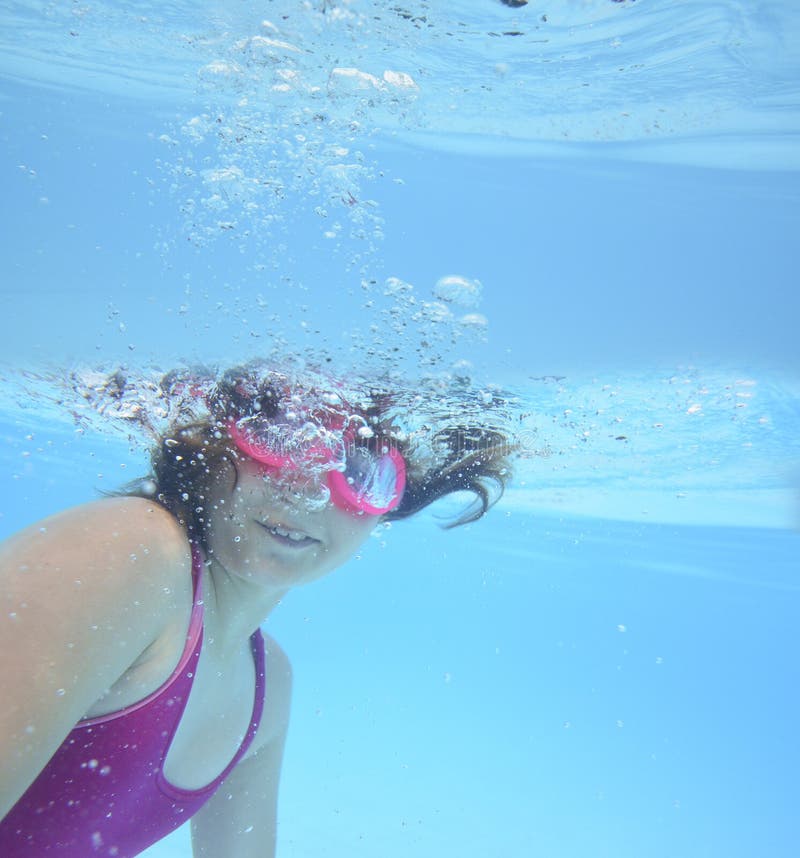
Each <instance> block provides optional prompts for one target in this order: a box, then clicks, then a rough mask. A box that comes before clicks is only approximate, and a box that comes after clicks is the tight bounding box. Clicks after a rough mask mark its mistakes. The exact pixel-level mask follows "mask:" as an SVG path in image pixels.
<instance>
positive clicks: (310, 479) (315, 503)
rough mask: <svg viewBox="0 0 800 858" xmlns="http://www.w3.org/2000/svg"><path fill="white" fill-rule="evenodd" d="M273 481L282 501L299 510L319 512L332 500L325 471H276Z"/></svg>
mask: <svg viewBox="0 0 800 858" xmlns="http://www.w3.org/2000/svg"><path fill="white" fill-rule="evenodd" d="M271 476H272V475H271ZM271 482H272V484H273V486H274V487H275V490H276V492H277V493H278V494H279V497H280V500H281V502H282V503H283V504H285V505H286V506H287V507H291V508H292V509H295V510H298V511H303V512H317V511H319V510H322V509H324V508H325V507H326V506H327V505H328V502H329V501H330V497H331V492H330V489H329V488H328V480H327V475H326V474H325V473H324V472H320V473H313V472H312V473H308V472H306V471H303V470H301V469H298V470H294V469H293V470H284V471H282V472H279V473H275V474H274V477H273V479H272V480H271Z"/></svg>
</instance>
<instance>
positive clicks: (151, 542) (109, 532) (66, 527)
mask: <svg viewBox="0 0 800 858" xmlns="http://www.w3.org/2000/svg"><path fill="white" fill-rule="evenodd" d="M190 564H191V555H190V551H189V544H188V540H187V538H186V535H185V534H184V532H183V530H182V529H181V527H180V525H179V524H178V522H177V521H176V520H175V518H174V516H172V515H171V514H170V513H169V512H168V511H167V510H166V509H164V508H163V507H161V506H160V505H159V504H156V503H154V502H152V501H148V500H145V499H143V498H134V497H119V498H106V499H103V500H100V501H96V502H94V503H89V504H84V505H82V506H78V507H73V508H71V509H68V510H65V511H63V512H60V513H57V514H56V515H53V516H51V517H49V518H46V519H43V520H42V521H39V522H37V523H36V524H34V525H32V526H31V527H28V528H26V529H25V530H22V531H20V532H19V533H17V534H15V535H14V536H12V537H11V538H9V539H8V540H6V541H5V542H4V543H2V544H0V572H2V574H3V575H4V577H6V578H8V576H12V577H15V576H18V575H19V573H20V572H21V571H24V572H25V573H27V574H26V575H25V576H24V577H25V578H26V579H27V583H29V584H30V583H33V582H34V581H35V577H34V579H32V578H31V573H34V572H35V571H36V570H38V571H39V572H40V574H42V575H44V574H45V573H46V570H48V569H52V570H55V571H56V572H57V571H58V570H61V571H63V572H64V573H65V574H66V572H67V570H68V569H70V568H71V567H74V568H76V569H77V568H78V567H80V568H81V570H82V572H83V577H84V578H86V579H87V580H89V579H91V577H92V576H93V575H102V576H103V577H104V578H105V579H106V580H115V579H120V580H124V579H125V578H126V573H127V572H128V567H129V566H133V565H135V566H136V567H137V572H138V575H137V579H138V580H139V581H142V579H144V580H146V579H147V577H148V573H150V572H151V571H152V572H154V573H157V574H158V575H159V577H160V578H161V579H162V580H163V579H164V577H167V578H169V577H171V573H172V570H173V567H174V573H173V574H175V575H176V576H179V575H181V574H184V575H185V573H186V569H187V567H188V565H190ZM52 577H54V578H57V577H58V575H57V574H55V575H53V576H52Z"/></svg>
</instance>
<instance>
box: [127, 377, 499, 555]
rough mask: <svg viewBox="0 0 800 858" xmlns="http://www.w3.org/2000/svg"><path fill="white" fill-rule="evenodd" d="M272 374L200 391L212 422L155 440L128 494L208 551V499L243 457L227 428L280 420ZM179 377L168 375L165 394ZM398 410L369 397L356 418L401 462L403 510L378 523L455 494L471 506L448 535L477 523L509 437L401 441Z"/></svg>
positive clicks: (470, 432)
mask: <svg viewBox="0 0 800 858" xmlns="http://www.w3.org/2000/svg"><path fill="white" fill-rule="evenodd" d="M281 378H282V377H280V376H277V375H276V374H271V375H270V374H268V375H267V376H266V377H265V376H264V373H263V371H259V370H258V369H256V368H254V367H251V366H250V365H247V366H244V367H239V368H236V369H233V370H229V371H228V372H226V373H225V374H224V375H223V376H222V377H221V378H220V379H219V380H218V381H216V382H215V383H214V384H213V385H211V386H210V387H208V388H207V389H205V390H204V391H203V394H202V395H203V398H204V401H205V402H206V403H207V405H208V409H209V411H210V412H211V417H210V418H209V419H205V420H200V421H194V422H188V423H184V424H183V425H176V426H175V427H174V429H173V431H171V432H169V433H168V434H167V435H165V436H164V437H162V438H161V439H160V442H159V444H158V445H157V447H156V448H155V449H154V450H153V451H152V454H151V465H152V474H151V476H150V477H149V478H147V479H145V480H143V481H141V482H140V483H139V484H137V486H135V487H133V488H132V490H131V491H130V493H131V494H136V495H140V496H146V497H150V498H153V499H155V500H157V501H158V502H159V503H160V504H161V505H162V506H164V507H166V508H167V509H168V510H169V511H170V512H172V513H173V514H174V515H175V516H176V518H177V519H178V521H179V522H180V523H181V524H182V525H183V526H184V527H185V528H186V529H187V531H188V533H189V536H190V537H191V538H192V539H193V540H195V541H197V542H198V543H199V544H201V545H202V546H203V547H204V548H205V549H206V550H207V551H208V548H209V546H208V544H207V540H206V530H207V522H206V493H207V491H208V489H209V487H210V486H211V483H212V481H213V479H214V478H215V476H216V475H218V474H219V473H220V472H221V470H222V465H223V464H224V463H225V462H228V463H229V464H231V465H232V467H233V470H234V472H236V463H237V462H238V461H241V460H242V458H243V454H242V453H240V452H239V451H238V450H237V449H236V447H235V445H234V444H233V442H232V440H231V438H230V437H229V434H228V431H227V426H228V424H229V422H230V421H231V420H239V419H241V418H244V417H248V416H252V415H253V414H261V415H263V416H265V417H266V418H268V419H269V418H270V417H274V416H275V415H276V414H278V412H279V410H280V409H281V407H282V404H283V400H284V398H285V391H284V390H282V389H281V384H280V381H279V380H280V379H281ZM180 384H185V379H184V378H176V376H174V375H170V376H165V378H164V380H163V381H162V387H164V390H165V395H169V394H170V392H171V389H172V388H174V386H175V385H180ZM394 411H397V403H396V402H395V401H394V399H393V397H392V395H391V394H390V393H387V392H386V391H378V390H375V391H366V393H365V394H364V396H363V400H362V402H361V404H360V414H361V416H363V417H364V419H365V420H366V421H367V423H368V425H369V426H370V427H371V428H373V430H374V437H373V440H372V441H371V442H369V443H373V444H386V443H389V444H391V445H393V446H394V447H395V448H396V449H397V450H398V451H399V452H400V453H401V455H402V456H403V458H404V459H405V461H406V487H405V491H404V493H403V498H402V500H401V502H400V504H399V505H398V506H397V507H395V509H393V510H391V511H390V512H388V513H386V514H385V515H384V516H383V520H384V521H396V520H400V519H404V518H408V517H409V516H412V515H414V514H415V513H417V512H419V511H420V510H422V509H424V508H425V507H427V506H429V505H430V504H432V503H434V502H435V501H438V500H440V499H441V498H444V497H446V496H447V495H450V494H453V493H455V492H469V493H471V494H472V495H473V496H474V502H473V503H472V504H471V505H469V506H468V507H467V508H466V509H464V510H463V511H462V512H461V514H459V515H457V516H456V517H455V518H453V519H451V520H449V521H447V522H446V523H445V524H444V525H443V526H444V527H445V528H452V527H456V526H458V525H462V524H467V523H469V522H473V521H476V520H477V519H479V518H480V517H481V516H483V515H484V514H485V513H486V512H487V511H488V510H489V508H490V507H491V506H493V505H494V503H496V502H497V501H498V500H499V499H500V497H501V496H502V494H503V490H504V488H505V485H506V482H507V481H508V479H509V478H510V473H511V469H510V457H511V455H512V454H513V452H514V448H513V445H512V444H511V443H510V440H509V438H508V437H507V435H506V434H505V433H503V432H502V431H501V430H500V429H497V428H492V427H487V426H482V425H470V424H468V423H467V422H461V421H455V422H454V423H453V424H452V425H447V426H444V427H443V428H438V429H436V430H429V431H426V432H424V433H416V434H413V433H412V435H410V436H405V435H404V434H403V433H402V432H400V431H398V430H397V428H396V427H395V425H394V422H393V418H392V416H391V415H390V412H394Z"/></svg>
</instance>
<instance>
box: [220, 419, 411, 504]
mask: <svg viewBox="0 0 800 858" xmlns="http://www.w3.org/2000/svg"><path fill="white" fill-rule="evenodd" d="M228 433H229V434H230V437H231V439H232V440H233V443H234V444H235V445H236V447H237V449H238V450H239V451H240V452H242V453H244V455H245V456H249V457H250V458H251V459H254V460H255V461H256V462H260V463H261V464H262V465H266V466H267V467H268V468H274V469H275V470H277V471H281V472H284V473H285V472H286V471H297V470H299V469H300V468H304V467H305V468H310V469H312V470H313V469H315V468H316V469H318V470H319V471H321V472H322V473H324V475H325V482H326V484H327V487H328V490H329V491H330V499H331V501H332V503H333V504H334V505H335V506H337V507H338V508H339V509H342V510H344V511H345V512H349V513H354V514H358V513H367V514H368V515H383V514H384V513H387V512H389V511H390V510H393V509H394V508H395V507H396V506H397V505H398V504H399V503H400V501H401V500H402V497H403V490H404V489H405V485H406V463H405V460H404V459H403V457H402V456H401V455H400V453H399V452H398V451H397V450H396V449H395V447H393V446H391V445H389V444H384V443H381V442H380V439H378V441H377V442H376V441H375V439H374V438H367V439H366V440H367V442H368V443H364V439H362V438H360V437H359V433H358V432H357V431H355V430H351V429H347V428H344V427H343V426H333V427H326V428H322V427H315V426H314V425H312V424H306V425H305V426H301V427H298V426H297V424H293V423H287V424H284V423H280V422H272V421H271V420H269V419H267V418H266V417H263V416H261V415H255V416H253V417H246V418H244V419H242V420H238V421H231V422H230V423H229V424H228ZM369 434H370V435H371V432H370V433H369ZM370 441H371V443H369V442H370Z"/></svg>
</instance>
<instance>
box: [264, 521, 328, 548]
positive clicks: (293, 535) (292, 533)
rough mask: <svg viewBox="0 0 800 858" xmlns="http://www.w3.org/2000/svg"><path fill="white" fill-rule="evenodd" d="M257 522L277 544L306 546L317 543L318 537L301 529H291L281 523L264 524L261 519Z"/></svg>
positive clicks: (291, 546) (297, 546)
mask: <svg viewBox="0 0 800 858" xmlns="http://www.w3.org/2000/svg"><path fill="white" fill-rule="evenodd" d="M258 523H259V524H260V525H261V526H262V527H263V528H264V530H266V531H267V533H268V534H269V535H270V536H271V537H272V538H273V539H274V540H275V541H276V542H277V543H278V544H279V545H285V546H287V547H288V548H307V547H308V546H310V545H318V544H319V540H318V539H314V537H313V536H309V535H308V534H307V533H304V532H303V531H302V530H292V529H291V528H289V527H284V526H283V525H281V524H266V523H265V522H263V521H259V522H258Z"/></svg>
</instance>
